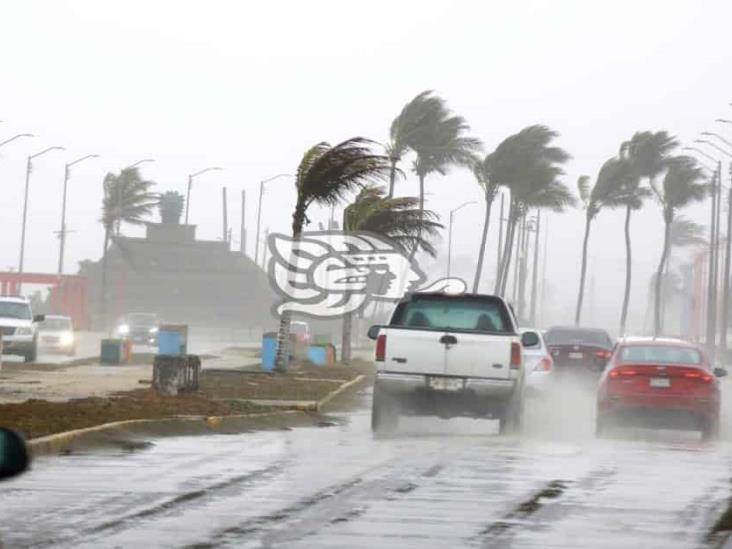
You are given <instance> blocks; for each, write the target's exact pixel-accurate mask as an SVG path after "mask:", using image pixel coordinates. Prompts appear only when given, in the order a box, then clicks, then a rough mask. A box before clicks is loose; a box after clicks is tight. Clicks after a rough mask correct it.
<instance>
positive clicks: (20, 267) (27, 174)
mask: <svg viewBox="0 0 732 549" xmlns="http://www.w3.org/2000/svg"><path fill="white" fill-rule="evenodd" d="M16 137H18V136H16ZM11 140H12V139H11ZM65 150H66V149H64V148H63V147H48V148H47V149H43V150H42V151H41V152H37V153H36V154H31V155H30V156H28V159H27V161H26V164H25V195H24V197H23V226H22V229H21V231H20V260H19V261H18V272H19V273H22V272H23V262H24V259H25V227H26V221H27V219H28V188H29V186H30V174H31V169H32V165H33V159H34V158H38V157H39V156H41V155H44V154H46V153H49V152H51V151H65ZM19 287H20V284H19Z"/></svg>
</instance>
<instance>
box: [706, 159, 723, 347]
mask: <svg viewBox="0 0 732 549" xmlns="http://www.w3.org/2000/svg"><path fill="white" fill-rule="evenodd" d="M721 164H722V163H721V162H718V163H717V170H716V171H715V172H714V175H713V176H712V212H711V234H710V238H709V273H708V275H709V280H708V282H707V326H706V327H707V330H706V331H707V337H706V343H707V350H708V352H709V355H710V358H711V359H712V360H714V354H715V352H714V351H715V347H716V339H717V338H716V334H717V306H716V305H717V288H716V286H717V280H716V279H717V249H718V248H717V227H718V225H717V186H718V185H719V183H720V180H721V173H722V172H721V170H722V168H721Z"/></svg>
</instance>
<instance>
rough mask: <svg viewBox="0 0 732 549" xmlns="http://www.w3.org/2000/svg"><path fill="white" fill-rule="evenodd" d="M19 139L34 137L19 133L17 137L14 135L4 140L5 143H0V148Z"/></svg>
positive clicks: (29, 134) (30, 134)
mask: <svg viewBox="0 0 732 549" xmlns="http://www.w3.org/2000/svg"><path fill="white" fill-rule="evenodd" d="M21 137H35V136H34V135H33V134H32V133H19V134H18V135H14V136H13V137H11V138H10V139H6V140H5V141H0V147H2V146H3V145H7V144H8V143H12V142H13V141H15V140H16V139H20V138H21Z"/></svg>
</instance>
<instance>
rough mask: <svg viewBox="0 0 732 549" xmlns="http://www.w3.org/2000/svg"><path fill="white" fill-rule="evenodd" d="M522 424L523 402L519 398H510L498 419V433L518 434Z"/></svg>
mask: <svg viewBox="0 0 732 549" xmlns="http://www.w3.org/2000/svg"><path fill="white" fill-rule="evenodd" d="M523 423H524V402H523V398H521V396H515V397H512V398H511V400H510V401H509V403H508V405H507V406H506V408H505V409H504V410H503V413H501V415H500V417H499V419H498V432H499V433H500V434H502V435H512V434H519V433H521V430H522V428H523Z"/></svg>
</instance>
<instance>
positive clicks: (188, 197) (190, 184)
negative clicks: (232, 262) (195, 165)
mask: <svg viewBox="0 0 732 549" xmlns="http://www.w3.org/2000/svg"><path fill="white" fill-rule="evenodd" d="M222 169H223V168H219V167H217V166H213V167H211V168H204V169H202V170H199V171H197V172H195V173H192V174H190V175H189V176H188V188H187V190H186V219H185V224H186V225H188V210H190V208H191V187H193V179H194V178H195V177H197V176H199V175H201V174H204V173H206V172H212V171H221V170H222ZM224 240H225V238H224Z"/></svg>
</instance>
